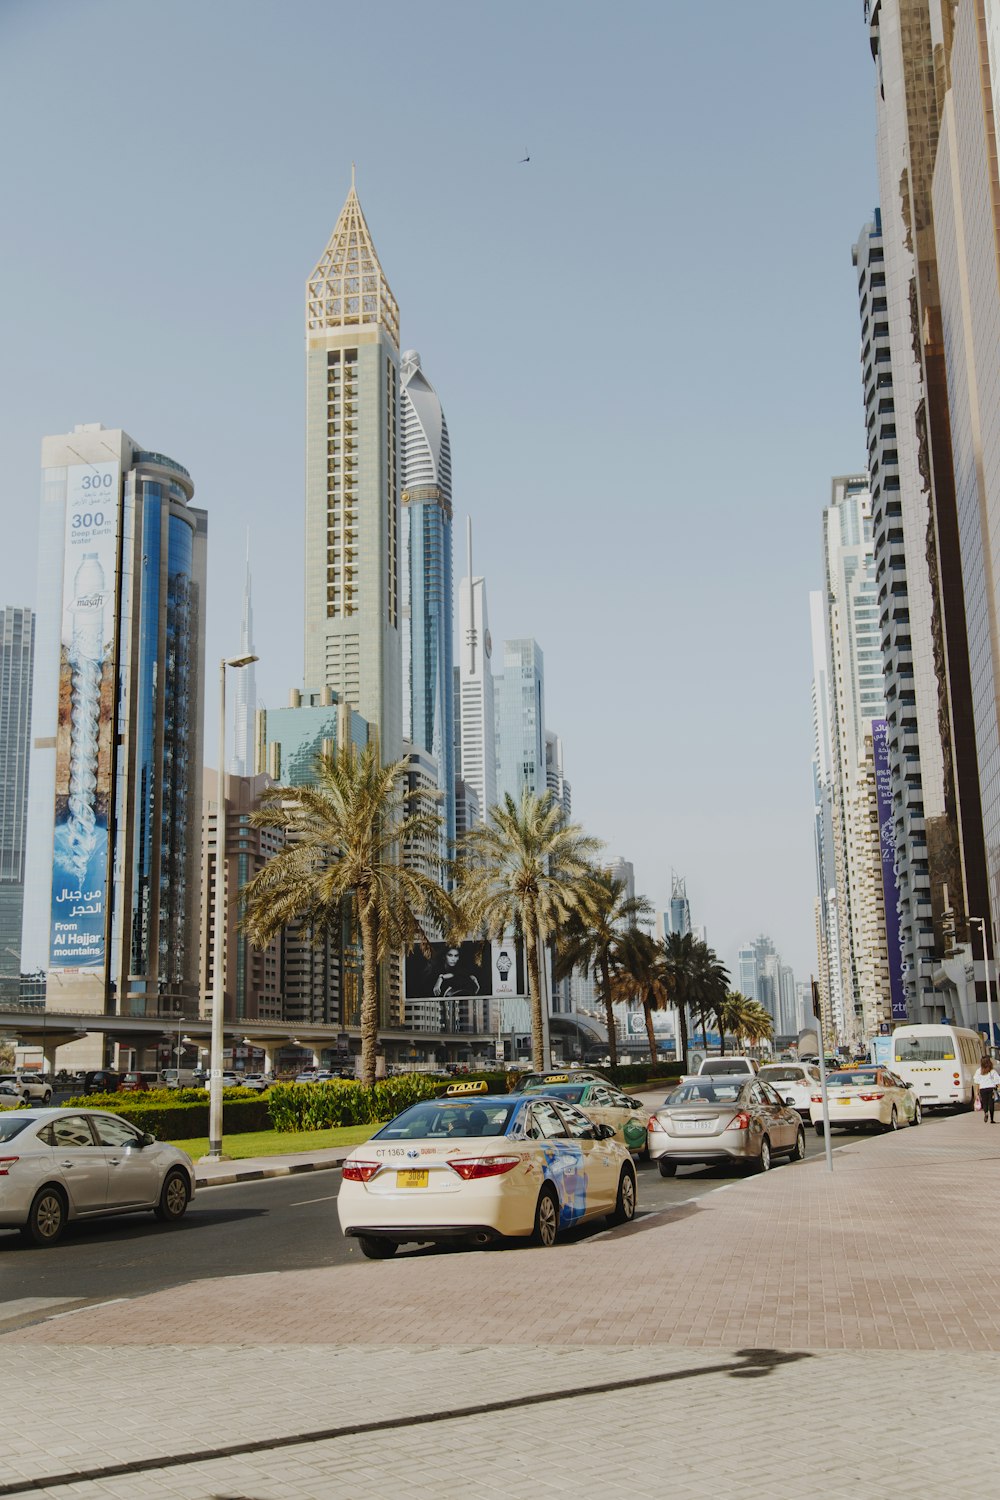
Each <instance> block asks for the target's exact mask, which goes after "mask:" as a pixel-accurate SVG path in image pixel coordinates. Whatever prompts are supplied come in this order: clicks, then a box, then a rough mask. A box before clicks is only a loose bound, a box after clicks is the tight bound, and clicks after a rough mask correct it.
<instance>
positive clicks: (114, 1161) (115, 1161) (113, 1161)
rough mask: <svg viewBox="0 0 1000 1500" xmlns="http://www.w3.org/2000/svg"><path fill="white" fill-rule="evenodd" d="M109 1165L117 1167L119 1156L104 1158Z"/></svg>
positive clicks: (119, 1160)
mask: <svg viewBox="0 0 1000 1500" xmlns="http://www.w3.org/2000/svg"><path fill="white" fill-rule="evenodd" d="M105 1160H106V1161H107V1163H108V1166H109V1167H117V1166H118V1165H119V1163H120V1162H121V1157H120V1156H108V1157H106V1158H105Z"/></svg>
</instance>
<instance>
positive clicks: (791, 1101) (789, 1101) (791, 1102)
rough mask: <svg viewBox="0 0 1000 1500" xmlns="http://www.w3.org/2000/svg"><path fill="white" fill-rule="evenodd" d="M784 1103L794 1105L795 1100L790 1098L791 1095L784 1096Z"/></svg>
mask: <svg viewBox="0 0 1000 1500" xmlns="http://www.w3.org/2000/svg"><path fill="white" fill-rule="evenodd" d="M785 1103H786V1104H794V1103H795V1100H794V1099H793V1098H792V1096H791V1094H786V1095H785Z"/></svg>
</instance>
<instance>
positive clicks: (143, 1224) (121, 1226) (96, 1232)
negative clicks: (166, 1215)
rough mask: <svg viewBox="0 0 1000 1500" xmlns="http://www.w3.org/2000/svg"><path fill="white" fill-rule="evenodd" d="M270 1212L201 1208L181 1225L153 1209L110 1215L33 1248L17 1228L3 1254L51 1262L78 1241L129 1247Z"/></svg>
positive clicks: (1, 1239)
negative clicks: (15, 1253) (164, 1221)
mask: <svg viewBox="0 0 1000 1500" xmlns="http://www.w3.org/2000/svg"><path fill="white" fill-rule="evenodd" d="M267 1213H268V1210H267V1209H265V1208H233V1209H221V1208H220V1209H208V1210H203V1209H202V1208H201V1207H200V1206H199V1207H198V1209H197V1210H195V1211H194V1212H192V1213H189V1214H186V1215H185V1216H184V1218H183V1219H182V1220H181V1221H180V1223H179V1224H161V1223H159V1221H158V1220H156V1219H154V1218H153V1212H152V1209H141V1210H139V1211H138V1212H136V1213H134V1214H108V1216H107V1217H106V1218H100V1219H74V1220H73V1221H72V1222H71V1223H69V1224H67V1225H66V1230H65V1233H64V1235H63V1237H62V1239H61V1240H59V1242H58V1243H57V1244H55V1245H51V1246H39V1245H31V1244H29V1243H28V1242H27V1241H26V1240H22V1238H21V1236H20V1233H19V1232H18V1231H17V1230H16V1229H11V1230H2V1231H0V1253H2V1252H3V1251H23V1252H25V1253H30V1252H31V1251H33V1250H34V1251H37V1252H38V1254H39V1255H44V1256H45V1258H46V1260H49V1259H52V1258H53V1257H54V1256H56V1255H58V1253H59V1251H60V1249H62V1248H65V1246H67V1245H71V1244H73V1242H74V1241H78V1240H85V1241H86V1242H87V1243H88V1244H91V1245H93V1244H101V1243H102V1242H103V1241H105V1240H106V1241H108V1242H109V1243H110V1242H111V1241H114V1242H115V1244H127V1243H128V1242H129V1241H130V1240H147V1239H151V1238H153V1237H154V1236H164V1235H170V1236H173V1235H181V1234H191V1233H192V1232H194V1233H197V1231H198V1230H199V1229H209V1228H211V1227H212V1226H213V1225H216V1224H224V1223H235V1222H236V1221H237V1220H239V1219H260V1218H265V1217H266V1216H267Z"/></svg>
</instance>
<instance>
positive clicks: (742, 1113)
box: [646, 1076, 806, 1177]
mask: <svg viewBox="0 0 1000 1500" xmlns="http://www.w3.org/2000/svg"><path fill="white" fill-rule="evenodd" d="M646 1139H647V1141H648V1143H649V1155H650V1158H651V1160H653V1161H655V1162H656V1163H657V1165H658V1166H659V1169H660V1174H661V1176H663V1177H673V1175H674V1173H675V1172H676V1171H677V1168H678V1167H680V1166H685V1165H705V1164H711V1163H714V1162H726V1161H732V1162H743V1163H746V1164H747V1165H748V1166H751V1167H754V1168H756V1170H757V1171H759V1172H767V1171H769V1169H770V1166H771V1162H772V1160H773V1159H774V1157H776V1156H788V1157H790V1158H791V1160H792V1161H801V1160H802V1159H803V1157H804V1156H805V1154H806V1135H805V1131H804V1130H803V1128H802V1121H801V1120H800V1118H799V1114H798V1111H797V1110H795V1109H792V1108H790V1107H789V1106H788V1105H787V1104H786V1103H785V1101H784V1100H783V1099H782V1097H781V1095H780V1094H778V1093H777V1092H776V1091H775V1090H774V1089H773V1088H772V1087H771V1086H770V1084H767V1083H762V1082H761V1081H760V1080H759V1079H754V1078H750V1079H748V1078H746V1077H745V1076H744V1077H737V1076H733V1077H726V1076H721V1077H720V1076H716V1077H711V1078H685V1079H682V1081H681V1082H680V1084H678V1086H677V1088H675V1089H671V1091H670V1093H669V1094H668V1095H667V1097H666V1099H664V1101H663V1103H662V1104H661V1105H660V1106H659V1108H658V1109H656V1110H655V1111H654V1112H653V1114H652V1115H651V1116H650V1119H649V1124H648V1127H647V1136H646Z"/></svg>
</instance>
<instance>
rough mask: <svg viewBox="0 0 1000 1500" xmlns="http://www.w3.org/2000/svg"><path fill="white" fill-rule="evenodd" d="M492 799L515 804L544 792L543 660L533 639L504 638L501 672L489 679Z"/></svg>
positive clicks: (539, 649) (540, 651) (539, 648)
mask: <svg viewBox="0 0 1000 1500" xmlns="http://www.w3.org/2000/svg"><path fill="white" fill-rule="evenodd" d="M493 698H494V705H495V707H494V713H495V715H496V745H497V748H496V758H497V797H498V799H499V800H501V801H502V800H503V798H504V796H505V795H509V796H511V797H513V799H514V801H515V803H520V801H521V796H522V793H523V792H525V791H528V792H530V793H532V795H535V796H540V795H541V793H542V792H543V791H544V790H545V787H546V779H545V664H544V658H543V656H542V649H541V647H540V646H539V644H538V642H537V641H534V640H530V639H528V640H520V641H504V645H503V674H502V676H497V677H494V679H493Z"/></svg>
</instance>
